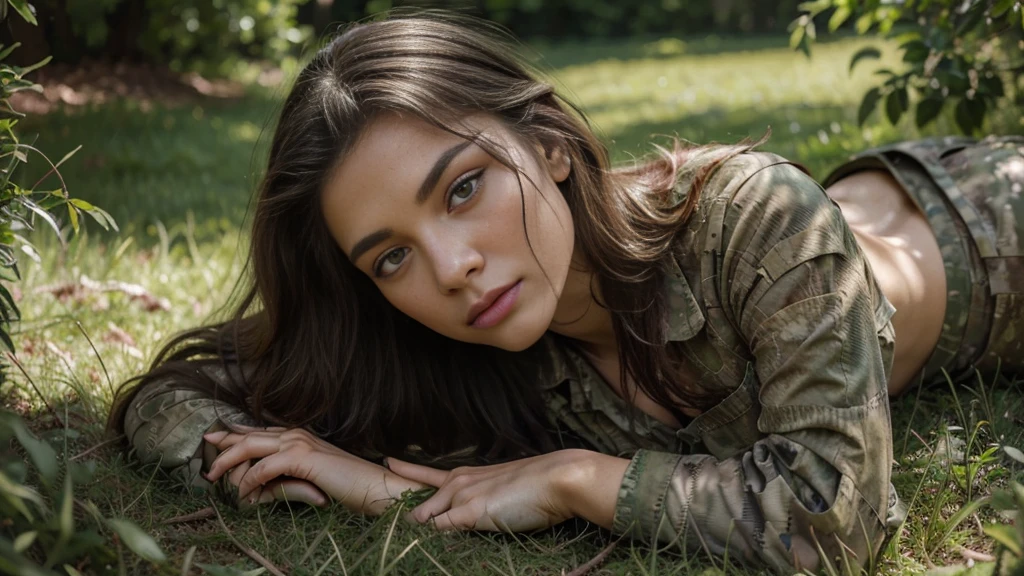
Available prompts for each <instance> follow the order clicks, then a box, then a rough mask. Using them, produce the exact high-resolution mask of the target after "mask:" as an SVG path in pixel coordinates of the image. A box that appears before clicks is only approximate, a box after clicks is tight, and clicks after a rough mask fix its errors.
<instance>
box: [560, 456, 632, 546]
mask: <svg viewBox="0 0 1024 576" xmlns="http://www.w3.org/2000/svg"><path fill="white" fill-rule="evenodd" d="M562 452H563V453H564V456H565V463H564V465H563V466H561V467H560V468H561V470H562V472H561V473H560V474H559V475H560V477H561V481H560V483H559V485H560V487H561V493H562V494H563V501H564V502H566V503H567V507H568V509H569V510H570V511H571V512H572V515H573V516H576V517H578V518H583V519H585V520H587V521H590V522H593V523H594V524H597V525H598V526H601V527H603V528H607V529H609V530H610V529H611V528H612V522H613V521H614V519H615V505H616V503H617V502H618V498H619V488H620V487H621V485H622V478H623V476H624V475H625V473H626V468H627V467H628V466H629V460H628V459H626V458H618V457H616V456H609V455H608V454H602V453H600V452H593V451H590V450H563V451H562Z"/></svg>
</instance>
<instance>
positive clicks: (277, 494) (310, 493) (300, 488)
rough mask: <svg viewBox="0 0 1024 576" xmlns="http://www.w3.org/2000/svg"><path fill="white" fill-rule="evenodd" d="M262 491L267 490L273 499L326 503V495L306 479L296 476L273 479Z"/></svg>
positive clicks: (318, 504)
mask: <svg viewBox="0 0 1024 576" xmlns="http://www.w3.org/2000/svg"><path fill="white" fill-rule="evenodd" d="M263 492H264V493H267V492H269V493H270V494H271V495H272V497H273V499H274V500H281V501H288V502H302V503H305V504H309V505H310V506H318V507H323V506H326V505H327V495H326V494H324V493H323V491H322V490H320V489H319V488H317V487H316V485H315V484H313V483H312V482H309V481H307V480H299V479H297V478H282V479H279V480H273V481H271V482H270V483H269V484H267V485H266V486H265V487H264V488H263Z"/></svg>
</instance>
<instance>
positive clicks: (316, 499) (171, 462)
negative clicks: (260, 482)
mask: <svg viewBox="0 0 1024 576" xmlns="http://www.w3.org/2000/svg"><path fill="white" fill-rule="evenodd" d="M197 370H203V371H205V376H206V377H208V378H209V379H211V380H212V381H214V382H221V381H224V380H226V378H227V375H226V374H225V371H224V368H223V367H221V366H217V365H210V364H208V365H205V366H202V367H197ZM198 376H199V375H197V377H198ZM235 376H236V377H238V376H239V375H237V374H236V375H235ZM140 386H142V388H141V389H140V390H139V391H138V393H137V394H136V395H135V397H134V398H132V399H131V401H130V402H129V405H128V408H127V410H126V411H125V416H124V422H123V426H124V433H125V436H126V438H127V440H128V442H129V444H130V446H131V447H132V450H133V452H134V453H135V455H136V457H137V458H138V459H139V460H140V461H141V462H142V463H144V464H156V465H159V466H160V467H161V468H163V469H164V470H165V471H166V472H167V473H168V474H169V475H170V476H171V477H172V478H175V479H177V480H179V481H181V482H182V483H183V484H185V485H186V486H192V487H195V488H199V489H201V490H204V491H213V492H214V493H215V494H217V495H218V496H219V497H220V498H221V499H222V500H224V501H225V502H226V503H228V504H232V505H236V506H239V507H246V506H248V505H250V504H257V503H268V502H272V501H274V500H289V501H292V502H305V503H306V504H310V505H314V506H320V505H323V504H325V503H326V501H327V499H326V496H325V495H324V494H323V492H322V491H321V490H320V489H319V488H318V487H317V486H315V485H314V484H312V483H310V482H308V481H305V480H300V479H295V478H280V479H275V480H271V481H269V482H267V483H266V485H264V486H261V487H260V490H259V491H258V492H253V493H252V494H240V493H239V491H238V486H239V484H240V483H241V481H242V480H243V478H244V477H245V476H246V474H247V473H248V471H249V469H250V467H251V466H252V465H253V462H252V461H251V460H245V461H242V462H239V463H237V465H234V466H232V468H231V469H230V470H229V471H228V473H227V474H225V475H224V477H223V478H218V480H219V481H217V482H210V481H209V480H207V479H206V478H205V477H204V476H203V474H202V471H203V470H206V469H208V468H209V467H210V465H211V464H212V463H213V462H214V460H215V459H216V458H217V456H218V454H219V453H220V450H219V448H218V447H217V446H216V445H214V444H211V443H209V442H204V440H203V435H204V434H206V433H207V432H212V431H217V430H225V429H227V427H231V428H235V429H240V428H244V427H249V426H251V425H252V424H254V423H255V420H254V419H253V418H252V417H251V416H250V415H248V414H247V413H245V412H244V411H242V410H240V409H238V408H236V407H235V406H233V405H231V404H229V403H227V402H224V401H220V400H216V399H214V398H213V396H212V394H211V393H208V392H205V391H200V390H195V389H192V388H187V387H185V386H184V385H183V383H182V382H181V381H180V380H178V379H176V378H174V377H170V376H168V377H165V378H163V379H161V380H157V381H154V382H148V383H145V384H140ZM248 429H250V430H255V429H254V428H248ZM246 495H248V496H250V497H251V501H250V500H249V499H246V498H242V496H246Z"/></svg>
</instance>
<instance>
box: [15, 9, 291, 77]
mask: <svg viewBox="0 0 1024 576" xmlns="http://www.w3.org/2000/svg"><path fill="white" fill-rule="evenodd" d="M22 1H24V0H22ZM307 1H308V0H273V1H271V0H88V1H80V2H66V1H65V0H41V1H39V2H37V4H38V8H39V10H40V12H41V14H43V15H44V16H45V17H46V19H47V20H48V21H52V22H54V23H55V24H54V25H52V26H49V27H46V28H45V30H44V31H43V32H45V35H46V36H47V39H48V41H49V43H50V44H51V45H52V46H54V47H55V49H56V52H55V53H56V54H57V57H58V60H65V61H75V60H77V59H79V58H81V57H83V56H92V57H98V58H104V59H112V60H115V61H117V60H139V59H144V60H146V61H148V62H151V63H154V64H161V65H170V66H171V68H172V69H174V70H177V71H185V70H199V71H202V72H213V73H217V72H225V71H227V69H228V68H230V66H231V65H232V64H233V63H234V62H235V61H237V60H238V59H239V58H267V59H273V60H277V59H280V58H281V57H283V56H284V55H286V54H287V53H288V52H289V51H290V50H291V49H292V48H294V47H296V46H297V45H299V44H300V43H302V42H304V41H305V40H306V39H307V38H308V37H309V34H308V29H307V27H300V26H298V24H297V22H296V16H297V13H298V6H299V5H300V4H303V3H305V2H307ZM58 23H59V24H58Z"/></svg>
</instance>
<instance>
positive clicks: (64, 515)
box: [59, 474, 75, 542]
mask: <svg viewBox="0 0 1024 576" xmlns="http://www.w3.org/2000/svg"><path fill="white" fill-rule="evenodd" d="M74 503H75V494H74V492H72V490H71V475H70V474H65V475H64V496H63V497H62V498H61V500H60V517H59V518H60V520H59V521H60V540H61V541H62V542H67V541H68V539H70V538H71V535H72V534H74V533H75V516H74V514H72V512H74V506H73V505H74Z"/></svg>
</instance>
